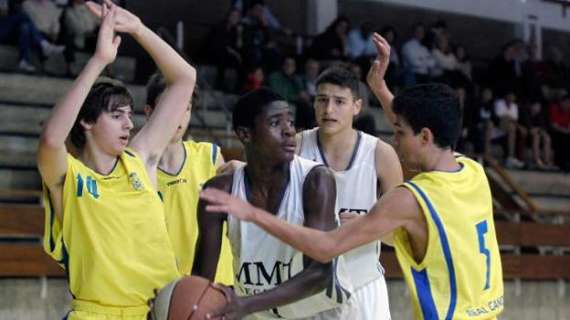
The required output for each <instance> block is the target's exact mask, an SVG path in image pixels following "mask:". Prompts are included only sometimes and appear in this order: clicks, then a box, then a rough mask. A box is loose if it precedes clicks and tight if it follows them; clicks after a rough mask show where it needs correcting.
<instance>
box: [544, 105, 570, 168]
mask: <svg viewBox="0 0 570 320" xmlns="http://www.w3.org/2000/svg"><path fill="white" fill-rule="evenodd" d="M549 113H550V123H551V126H552V128H551V129H552V130H551V135H552V144H553V146H554V156H555V162H556V164H557V165H558V166H559V167H560V168H561V169H562V170H564V171H566V172H568V171H570V95H568V94H566V95H565V96H564V97H562V99H560V102H559V103H554V104H552V105H551V106H550V112H549Z"/></svg>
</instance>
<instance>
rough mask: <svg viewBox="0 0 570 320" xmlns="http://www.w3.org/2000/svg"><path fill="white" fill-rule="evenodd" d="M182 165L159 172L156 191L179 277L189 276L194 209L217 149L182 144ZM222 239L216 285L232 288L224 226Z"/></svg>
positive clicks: (195, 223) (213, 172)
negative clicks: (177, 168) (163, 210)
mask: <svg viewBox="0 0 570 320" xmlns="http://www.w3.org/2000/svg"><path fill="white" fill-rule="evenodd" d="M183 145H184V152H185V157H184V163H183V165H182V167H181V169H180V171H179V172H177V173H175V174H171V173H168V172H165V171H163V170H161V169H160V168H159V170H158V174H157V176H158V190H159V191H160V194H161V196H162V198H163V201H164V206H165V211H166V225H167V229H168V234H169V235H170V239H171V242H172V245H173V247H174V252H175V254H176V258H177V261H178V266H179V269H180V272H181V273H182V274H190V273H191V272H192V265H193V264H194V255H195V247H196V241H197V239H198V219H197V209H198V200H199V194H200V190H201V189H202V185H203V184H204V183H205V182H206V181H208V180H209V179H210V178H212V177H213V176H215V175H216V166H215V164H216V161H217V159H218V157H219V156H220V149H219V148H218V146H216V145H215V144H211V143H204V142H201V143H198V142H194V141H185V142H184V143H183ZM223 230H224V236H223V238H222V248H221V251H220V259H219V263H218V267H217V270H216V279H215V280H216V282H219V283H223V284H225V285H233V283H234V281H233V280H234V275H233V259H232V254H231V247H230V243H229V240H228V238H227V235H226V234H227V225H226V223H224V229H223Z"/></svg>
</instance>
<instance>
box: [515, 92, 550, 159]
mask: <svg viewBox="0 0 570 320" xmlns="http://www.w3.org/2000/svg"><path fill="white" fill-rule="evenodd" d="M528 108H529V110H527V112H524V113H522V117H521V120H522V123H523V124H524V126H525V127H526V129H527V130H528V132H530V138H531V143H532V159H533V165H534V166H536V167H537V168H538V169H543V170H544V169H553V168H554V161H553V155H552V144H551V139H550V135H549V134H548V132H547V130H546V129H547V119H546V114H545V113H544V112H542V111H543V110H542V105H541V104H540V102H538V101H533V102H531V103H530V105H529V106H528Z"/></svg>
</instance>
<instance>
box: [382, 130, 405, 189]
mask: <svg viewBox="0 0 570 320" xmlns="http://www.w3.org/2000/svg"><path fill="white" fill-rule="evenodd" d="M375 159H376V161H375V166H376V174H377V175H378V179H379V180H380V184H381V186H382V192H383V193H385V192H387V191H388V190H390V189H393V188H395V187H396V186H398V185H400V184H401V183H402V182H403V179H404V178H403V171H402V165H401V164H400V159H399V158H398V155H397V154H396V151H395V150H394V147H392V146H391V145H390V144H388V143H386V142H385V141H382V140H381V139H378V142H377V143H376V150H375Z"/></svg>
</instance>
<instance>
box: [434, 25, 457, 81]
mask: <svg viewBox="0 0 570 320" xmlns="http://www.w3.org/2000/svg"><path fill="white" fill-rule="evenodd" d="M432 55H433V58H434V61H435V64H434V66H433V68H431V69H430V73H431V77H432V78H433V79H434V80H438V81H441V82H445V83H450V82H452V77H453V75H452V74H453V72H455V71H456V70H457V59H456V58H455V54H454V53H453V51H452V50H451V48H450V47H449V40H448V39H447V36H445V35H438V36H437V37H436V43H435V47H434V48H433V50H432Z"/></svg>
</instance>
